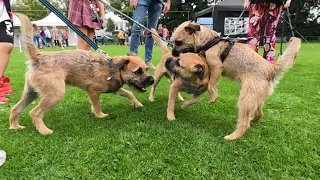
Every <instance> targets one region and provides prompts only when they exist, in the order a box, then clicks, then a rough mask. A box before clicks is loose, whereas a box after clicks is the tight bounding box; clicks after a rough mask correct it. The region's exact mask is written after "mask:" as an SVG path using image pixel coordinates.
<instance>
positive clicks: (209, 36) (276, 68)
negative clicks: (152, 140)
mask: <svg viewBox="0 0 320 180" xmlns="http://www.w3.org/2000/svg"><path fill="white" fill-rule="evenodd" d="M217 36H218V34H217V33H216V32H215V31H212V30H209V29H208V28H206V27H204V26H201V25H198V24H194V23H191V22H184V23H182V24H181V25H180V26H179V27H178V28H177V29H176V31H175V32H174V34H173V35H172V37H171V40H172V41H173V42H174V43H175V47H174V49H173V51H178V52H179V51H184V50H186V49H187V48H189V49H194V50H196V49H198V48H199V47H201V46H203V45H205V44H206V43H207V42H209V41H210V40H213V39H215V38H216V37H217ZM227 46H228V43H227V42H223V41H222V42H220V43H218V44H217V45H215V46H213V47H212V48H210V49H209V50H207V51H206V61H207V63H208V65H209V68H210V72H211V73H210V82H209V86H208V90H209V91H210V92H211V96H210V101H211V102H214V101H215V100H216V98H217V96H218V95H217V91H216V84H217V82H218V80H219V78H220V76H221V75H223V76H226V77H229V78H231V79H234V80H238V81H240V83H241V92H240V97H239V102H238V107H239V119H238V125H237V129H236V130H235V131H234V132H233V133H232V134H230V135H228V136H225V139H227V140H234V139H237V138H240V137H241V136H243V135H244V133H245V132H246V131H247V129H248V128H249V127H250V120H255V121H256V120H259V119H260V118H261V117H262V115H263V112H262V107H263V104H264V101H265V99H266V98H267V97H268V96H270V95H271V94H272V93H273V90H274V87H275V85H276V84H277V83H278V81H279V80H280V79H281V78H282V76H283V74H284V73H285V72H286V71H287V70H288V69H289V68H290V67H292V65H293V64H294V62H295V59H296V56H297V54H298V52H299V50H300V46H301V40H300V39H299V38H291V40H290V42H289V44H288V47H287V48H286V50H285V52H284V54H283V55H282V56H281V57H280V58H279V60H278V61H277V63H276V64H274V65H273V64H270V63H269V62H268V61H266V60H265V59H263V58H262V57H261V56H260V55H259V54H258V53H256V52H255V51H254V50H252V49H251V48H250V47H249V46H248V45H246V44H242V43H235V45H234V46H233V47H232V49H231V51H230V53H229V55H228V56H227V58H226V59H225V61H224V63H222V62H221V59H220V55H221V53H222V51H223V50H224V49H225V48H226V47H227Z"/></svg>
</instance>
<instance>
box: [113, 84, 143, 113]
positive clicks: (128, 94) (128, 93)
mask: <svg viewBox="0 0 320 180" xmlns="http://www.w3.org/2000/svg"><path fill="white" fill-rule="evenodd" d="M118 95H120V96H124V97H126V98H128V99H129V100H130V102H131V104H132V106H133V107H135V108H139V107H142V106H143V105H142V104H141V103H140V102H139V101H138V100H137V98H136V97H135V96H134V94H133V93H132V92H131V91H128V90H125V89H123V88H120V89H119V90H118Z"/></svg>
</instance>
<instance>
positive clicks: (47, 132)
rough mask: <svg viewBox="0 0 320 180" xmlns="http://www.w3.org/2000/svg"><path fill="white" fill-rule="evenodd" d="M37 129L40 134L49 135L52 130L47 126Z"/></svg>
mask: <svg viewBox="0 0 320 180" xmlns="http://www.w3.org/2000/svg"><path fill="white" fill-rule="evenodd" d="M38 131H39V133H40V134H42V135H49V134H52V133H53V131H52V130H51V129H49V128H47V127H46V128H39V129H38Z"/></svg>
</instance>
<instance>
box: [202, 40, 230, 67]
mask: <svg viewBox="0 0 320 180" xmlns="http://www.w3.org/2000/svg"><path fill="white" fill-rule="evenodd" d="M221 41H226V42H228V43H229V45H228V47H227V48H225V49H224V50H223V52H222V54H221V55H220V58H221V62H222V63H223V62H224V60H225V59H226V58H227V56H228V54H229V52H230V50H231V48H232V47H233V45H234V41H231V40H230V39H229V38H223V37H220V36H218V37H217V38H215V39H213V40H211V41H209V42H208V43H207V44H205V45H204V46H201V47H200V48H199V49H197V53H200V52H201V51H207V50H208V49H210V48H212V47H213V46H215V45H217V44H218V43H219V42H221Z"/></svg>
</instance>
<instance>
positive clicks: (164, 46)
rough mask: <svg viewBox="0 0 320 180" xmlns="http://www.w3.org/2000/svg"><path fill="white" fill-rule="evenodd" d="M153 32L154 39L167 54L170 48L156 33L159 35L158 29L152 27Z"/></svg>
mask: <svg viewBox="0 0 320 180" xmlns="http://www.w3.org/2000/svg"><path fill="white" fill-rule="evenodd" d="M151 32H152V33H151V34H152V38H153V39H154V41H155V42H156V44H157V45H158V46H159V47H160V49H161V52H162V54H166V53H169V52H170V51H169V49H168V47H167V46H166V45H165V44H164V42H163V41H162V40H161V39H160V38H159V37H157V36H156V35H155V34H157V35H158V33H157V31H156V30H155V29H153V28H152V29H151Z"/></svg>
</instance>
